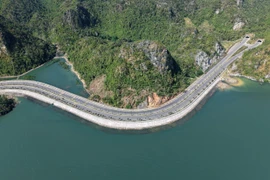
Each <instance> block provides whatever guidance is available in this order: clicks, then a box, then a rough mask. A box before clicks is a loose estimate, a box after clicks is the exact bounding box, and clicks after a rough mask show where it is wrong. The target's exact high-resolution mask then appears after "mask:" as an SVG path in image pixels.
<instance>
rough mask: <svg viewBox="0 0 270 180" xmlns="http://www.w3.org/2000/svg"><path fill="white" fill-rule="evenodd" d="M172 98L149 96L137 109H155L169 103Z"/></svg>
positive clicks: (154, 94)
mask: <svg viewBox="0 0 270 180" xmlns="http://www.w3.org/2000/svg"><path fill="white" fill-rule="evenodd" d="M169 100H170V98H169V97H167V96H165V97H161V96H158V95H157V93H153V94H151V95H149V96H148V97H147V98H146V100H145V101H143V102H142V103H140V104H139V105H138V106H137V109H146V108H155V107H159V106H160V105H162V104H164V103H166V102H167V101H169Z"/></svg>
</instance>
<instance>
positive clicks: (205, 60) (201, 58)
mask: <svg viewBox="0 0 270 180" xmlns="http://www.w3.org/2000/svg"><path fill="white" fill-rule="evenodd" d="M195 62H196V64H197V65H198V66H200V67H201V68H202V70H203V72H205V71H206V70H207V69H208V68H209V66H210V65H211V64H210V57H209V56H208V55H207V54H206V53H205V52H204V51H200V52H198V53H197V55H196V56H195Z"/></svg>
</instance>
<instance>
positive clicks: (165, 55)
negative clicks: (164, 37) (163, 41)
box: [137, 40, 176, 71]
mask: <svg viewBox="0 0 270 180" xmlns="http://www.w3.org/2000/svg"><path fill="white" fill-rule="evenodd" d="M137 48H138V49H141V50H142V51H143V52H144V53H145V55H146V56H147V57H148V58H149V59H150V61H151V63H152V64H153V65H154V66H155V67H157V68H158V69H159V70H160V71H166V70H171V71H174V70H175V64H176V62H175V61H174V59H173V58H172V56H171V54H170V53H169V51H168V50H167V49H166V48H165V47H163V46H159V45H158V44H157V43H156V42H153V41H149V40H146V41H142V42H140V43H138V44H137Z"/></svg>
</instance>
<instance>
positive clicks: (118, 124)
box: [0, 78, 220, 130]
mask: <svg viewBox="0 0 270 180" xmlns="http://www.w3.org/2000/svg"><path fill="white" fill-rule="evenodd" d="M219 81H220V79H219V78H217V79H216V80H215V81H214V82H213V83H212V84H211V85H210V86H209V87H208V88H207V89H206V90H205V91H204V92H203V93H202V94H201V95H200V96H199V97H198V98H197V99H195V100H194V101H193V103H192V104H190V105H189V106H188V107H186V108H185V109H184V110H182V111H180V112H176V113H175V114H172V115H169V116H167V117H163V118H159V119H154V120H149V121H118V120H110V119H105V118H101V117H97V116H94V115H92V114H89V113H86V112H84V111H81V110H78V109H76V108H73V107H70V106H68V105H66V104H63V103H61V102H59V101H56V100H54V99H51V98H48V97H46V96H43V95H40V94H38V93H34V92H30V91H26V90H11V89H8V90H0V94H12V95H15V96H28V97H31V98H34V99H37V100H39V101H42V102H45V103H48V104H53V105H54V106H55V107H58V108H60V109H63V110H65V111H67V112H69V113H72V114H74V115H76V116H78V117H80V118H83V119H85V120H87V121H89V122H91V123H94V124H97V125H99V126H102V127H106V128H111V129H118V130H144V129H152V128H157V127H161V126H166V125H169V124H172V123H174V122H177V121H179V120H180V119H182V118H184V117H185V116H186V115H187V114H189V113H190V112H192V110H194V109H195V108H196V107H197V105H199V104H200V102H201V101H202V100H203V99H204V98H205V97H206V96H207V94H208V93H209V92H211V90H212V89H213V88H214V87H215V86H216V84H217V83H218V82H219Z"/></svg>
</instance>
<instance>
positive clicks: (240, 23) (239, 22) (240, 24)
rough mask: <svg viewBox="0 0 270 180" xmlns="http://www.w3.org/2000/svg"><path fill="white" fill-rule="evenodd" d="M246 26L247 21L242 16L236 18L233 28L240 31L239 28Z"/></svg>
mask: <svg viewBox="0 0 270 180" xmlns="http://www.w3.org/2000/svg"><path fill="white" fill-rule="evenodd" d="M244 26H245V23H244V22H243V21H242V20H241V19H240V18H237V19H236V20H235V23H234V25H233V30H235V31H239V30H241V29H242V28H243V27H244Z"/></svg>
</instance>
